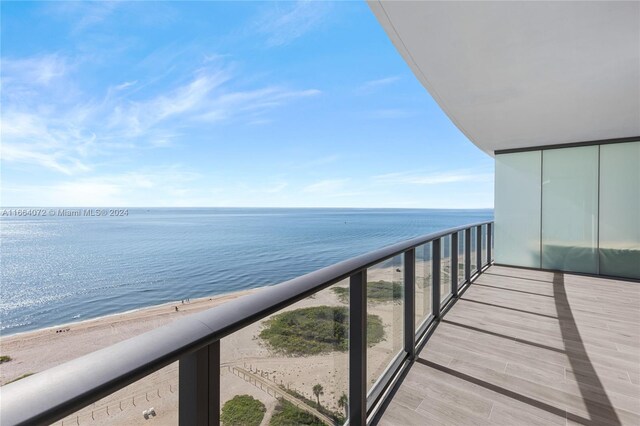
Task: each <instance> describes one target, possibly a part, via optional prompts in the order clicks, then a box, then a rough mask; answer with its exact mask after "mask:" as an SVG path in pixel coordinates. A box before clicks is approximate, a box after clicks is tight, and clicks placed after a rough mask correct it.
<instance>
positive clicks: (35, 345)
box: [0, 267, 403, 425]
mask: <svg viewBox="0 0 640 426" xmlns="http://www.w3.org/2000/svg"><path fill="white" fill-rule="evenodd" d="M368 276H369V280H370V281H377V280H388V281H392V280H396V281H398V280H401V276H402V274H401V273H400V272H398V271H397V270H396V268H395V267H387V268H375V269H370V270H369V272H368ZM347 285H348V282H347V281H346V280H345V281H343V282H340V283H338V284H336V285H335V286H347ZM257 291H260V289H252V290H246V291H241V292H235V293H230V294H225V295H221V296H214V297H211V298H202V299H197V300H195V299H194V300H192V301H191V303H187V304H181V303H180V302H179V301H178V302H177V303H170V304H165V305H161V306H155V307H151V308H146V309H141V310H137V311H133V312H127V313H122V314H117V315H111V316H107V317H102V318H97V319H94V320H87V321H83V322H78V323H73V324H68V325H64V326H58V327H53V328H47V329H43V330H38V331H34V332H28V333H22V334H18V335H13V336H8V337H2V338H0V353H1V354H2V355H9V356H11V357H12V361H10V362H7V363H4V364H1V365H0V383H1V384H5V383H6V382H8V381H9V380H12V379H14V378H16V377H18V376H20V375H22V374H25V373H37V372H38V371H43V370H46V369H48V368H51V367H53V366H55V365H59V364H62V363H64V362H66V361H69V360H72V359H74V358H77V357H79V356H81V355H84V354H87V353H90V352H93V351H95V350H98V349H101V348H103V347H106V346H109V345H111V344H114V343H116V342H119V341H122V340H125V339H127V338H130V337H133V336H135V335H138V334H142V333H144V332H146V331H149V330H151V329H153V328H156V327H159V326H161V325H164V324H167V323H169V322H170V321H173V320H175V319H177V318H180V317H182V316H184V315H188V314H190V313H194V312H197V311H201V310H204V309H208V308H212V307H215V306H217V305H220V304H222V303H225V302H227V301H230V300H233V299H235V298H238V297H241V296H243V295H246V294H250V293H254V292H257ZM321 305H329V306H347V305H346V304H345V303H343V302H341V301H340V299H339V298H338V297H337V295H336V294H335V293H334V292H333V291H332V289H331V288H329V289H325V290H323V291H321V292H319V293H316V294H315V295H313V296H311V297H308V298H306V299H304V300H302V301H300V302H298V303H296V304H294V305H292V306H289V307H287V308H285V309H284V310H292V309H297V308H301V307H310V306H321ZM175 306H178V308H179V311H178V312H176V311H175V308H174V307H175ZM368 311H369V313H370V314H375V315H378V316H380V317H381V318H382V321H383V324H384V328H385V340H384V341H382V342H380V343H378V344H376V345H374V346H373V347H370V348H369V350H368V358H367V359H368V369H367V370H368V371H367V376H368V379H369V383H370V384H373V382H374V381H375V379H376V378H378V377H379V376H380V375H381V374H382V372H383V371H384V369H385V368H386V367H387V365H388V363H389V361H390V360H391V358H392V357H393V355H394V354H396V353H397V352H398V351H399V350H400V349H401V348H402V321H403V315H402V305H401V304H400V303H392V302H388V303H374V304H371V303H370V304H369V306H368ZM265 320H266V319H265ZM265 320H262V321H258V322H256V323H254V324H251V325H249V326H247V327H245V328H244V329H242V330H239V331H237V332H236V333H234V334H232V335H230V336H227V337H226V338H224V339H223V340H222V341H221V366H220V374H221V386H220V388H221V395H220V400H221V405H223V404H224V402H226V401H228V400H229V399H231V398H233V396H235V395H240V394H248V395H251V396H253V397H254V398H256V399H258V400H260V401H262V402H263V403H264V404H265V407H266V408H267V413H266V415H265V418H264V420H263V422H262V424H263V425H266V424H268V421H269V418H270V417H271V414H272V412H273V409H274V408H275V406H276V404H277V399H276V394H277V391H280V392H281V393H282V388H288V389H293V390H295V391H296V392H299V393H300V394H302V395H304V396H305V397H306V398H308V399H310V400H313V401H315V400H316V397H315V396H314V395H313V392H312V388H313V386H314V385H315V384H321V385H322V386H323V388H324V395H321V396H320V402H321V404H322V405H323V406H324V407H326V408H328V409H330V410H332V411H336V412H339V413H340V412H342V413H343V409H342V408H341V407H339V406H338V399H339V398H340V396H341V395H342V394H343V393H345V394H346V393H347V386H348V353H347V352H332V353H330V354H324V355H315V356H300V357H291V356H283V355H278V354H274V353H272V351H270V350H269V349H268V348H267V347H265V346H264V344H263V343H262V341H261V339H259V338H258V335H259V333H260V330H261V329H262V327H263V323H264V321H265ZM67 329H68V331H62V332H58V333H56V331H58V330H67ZM177 405H178V363H177V362H176V363H173V364H171V365H169V366H167V367H165V368H163V369H161V370H159V371H157V372H155V373H153V374H151V375H149V376H147V377H145V378H144V379H141V380H139V381H138V382H136V383H133V384H131V385H129V386H127V387H125V388H123V389H121V390H119V391H117V392H115V393H113V394H111V395H109V396H108V397H105V398H103V399H102V400H100V401H97V402H95V403H93V404H91V405H90V406H88V407H86V408H84V409H82V410H80V411H79V412H77V413H74V414H73V415H71V416H68V417H67V418H65V419H63V420H62V421H58V422H56V423H55V424H58V425H60V424H62V425H70V424H74V425H85V424H86V425H89V424H91V425H104V424H109V425H113V424H117V425H120V424H122V425H135V424H151V423H153V424H158V425H174V424H177ZM151 408H153V411H154V412H155V415H152V416H148V419H145V417H144V412H145V411H146V410H149V409H151Z"/></svg>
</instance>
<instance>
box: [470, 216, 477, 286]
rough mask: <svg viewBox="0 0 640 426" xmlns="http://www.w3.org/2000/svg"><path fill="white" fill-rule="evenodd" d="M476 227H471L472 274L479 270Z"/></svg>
mask: <svg viewBox="0 0 640 426" xmlns="http://www.w3.org/2000/svg"><path fill="white" fill-rule="evenodd" d="M476 229H477V228H476V227H473V228H471V247H470V249H471V275H473V274H474V273H475V272H476V271H477V270H478V256H477V255H476V249H477V248H478V244H477V243H476V241H477V237H478V232H477V231H476Z"/></svg>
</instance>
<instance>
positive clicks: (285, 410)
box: [269, 398, 325, 426]
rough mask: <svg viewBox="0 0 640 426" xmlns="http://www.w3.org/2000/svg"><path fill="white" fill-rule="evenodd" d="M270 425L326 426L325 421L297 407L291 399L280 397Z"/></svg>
mask: <svg viewBox="0 0 640 426" xmlns="http://www.w3.org/2000/svg"><path fill="white" fill-rule="evenodd" d="M269 425H270V426H296V425H309V426H325V424H324V422H323V421H322V420H320V419H319V418H317V417H316V416H314V415H313V414H310V413H307V412H306V411H304V410H303V409H301V408H298V407H296V406H295V405H293V404H292V403H290V402H289V401H287V400H285V399H282V398H278V405H276V408H275V409H274V412H273V415H272V416H271V421H270V422H269Z"/></svg>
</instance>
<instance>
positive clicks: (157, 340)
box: [0, 221, 492, 425]
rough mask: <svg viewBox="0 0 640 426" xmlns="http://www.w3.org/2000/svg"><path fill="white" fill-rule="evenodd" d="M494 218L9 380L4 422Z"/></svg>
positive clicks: (54, 409) (62, 403) (58, 404)
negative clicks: (383, 262)
mask: <svg viewBox="0 0 640 426" xmlns="http://www.w3.org/2000/svg"><path fill="white" fill-rule="evenodd" d="M490 224H492V221H487V222H478V223H474V224H471V225H464V226H459V227H456V228H450V229H447V230H443V231H439V232H434V233H431V234H427V235H424V236H421V237H417V238H413V239H410V240H407V241H404V242H400V243H397V244H393V245H390V246H387V247H384V248H381V249H379V250H376V251H373V252H370V253H367V254H364V255H361V256H357V257H354V258H352V259H349V260H346V261H343V262H340V263H337V264H335V265H332V266H328V267H326V268H322V269H319V270H317V271H314V272H311V273H309V274H306V275H303V276H301V277H298V278H294V279H292V280H289V281H286V282H283V283H280V284H277V285H274V286H270V287H266V288H264V289H262V290H260V291H259V292H256V293H253V294H250V295H246V296H242V297H239V298H238V299H235V300H232V301H229V302H226V303H224V304H222V305H219V306H216V307H214V308H211V309H208V310H206V311H203V312H199V313H195V314H191V315H189V316H187V317H184V318H181V319H178V320H176V321H174V322H172V323H170V324H167V325H164V326H161V327H158V328H156V329H154V330H151V331H149V332H146V333H144V334H141V335H138V336H135V337H132V338H130V339H128V340H124V341H122V342H119V343H116V344H114V345H111V346H108V347H106V348H103V349H101V350H98V351H96V352H93V353H90V354H87V355H84V356H82V357H79V358H76V359H74V360H71V361H68V362H66V363H64V364H61V365H59V366H56V367H53V368H50V369H48V370H45V371H43V372H40V373H37V374H34V375H32V376H29V377H26V378H24V379H22V380H20V381H17V382H13V383H11V384H8V385H5V386H3V387H1V388H0V419H2V424H3V425H18V424H50V423H52V422H54V421H56V420H59V419H61V418H63V417H65V416H67V415H69V414H71V413H73V412H75V411H77V410H79V409H82V408H84V407H86V406H87V405H89V404H91V403H93V402H95V401H97V400H99V399H100V398H102V397H104V396H107V395H109V394H111V393H113V392H115V391H117V390H119V389H121V388H123V387H125V386H127V385H129V384H131V383H134V382H136V381H137V380H139V379H141V378H143V377H145V376H147V375H149V374H151V373H153V372H154V371H157V370H159V369H160V368H162V367H164V366H166V365H169V364H171V363H173V362H175V361H177V360H179V359H181V358H184V357H185V356H189V355H190V354H194V353H195V352H197V351H199V350H201V349H203V348H206V347H207V346H209V345H211V344H212V343H215V342H219V341H220V339H222V338H224V337H225V336H228V335H229V334H231V333H233V332H235V331H237V330H240V329H241V328H244V327H245V326H247V325H249V324H252V323H254V322H256V321H259V320H261V319H262V318H264V317H266V316H268V315H270V314H272V313H274V312H277V311H279V310H281V309H283V308H285V307H287V306H289V305H291V304H293V303H295V302H297V301H299V300H302V299H304V298H306V297H308V296H310V295H312V294H314V293H316V292H318V291H321V290H323V289H325V288H327V287H329V286H331V285H332V284H335V283H337V282H339V281H342V280H343V279H346V278H349V277H351V278H352V280H353V277H354V275H356V274H358V273H359V272H362V271H365V270H366V269H367V268H369V267H371V266H373V265H375V264H378V263H380V262H382V261H384V260H387V259H390V258H392V257H394V256H397V255H400V254H405V253H406V252H407V251H410V250H413V249H415V248H417V247H419V246H421V245H424V244H427V243H429V242H432V241H435V240H438V239H439V238H441V237H444V236H447V235H450V234H454V233H457V232H459V231H466V230H468V229H472V228H474V227H480V226H482V225H489V226H490ZM480 266H481V265H480V264H478V270H480ZM465 272H466V273H468V272H467V271H465ZM218 357H219V346H218ZM181 363H182V361H181Z"/></svg>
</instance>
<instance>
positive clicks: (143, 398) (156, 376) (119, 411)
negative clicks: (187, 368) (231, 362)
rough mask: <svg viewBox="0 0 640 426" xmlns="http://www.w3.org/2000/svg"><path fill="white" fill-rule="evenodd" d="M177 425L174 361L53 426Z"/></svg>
mask: <svg viewBox="0 0 640 426" xmlns="http://www.w3.org/2000/svg"><path fill="white" fill-rule="evenodd" d="M150 421H152V423H153V424H158V425H177V424H178V362H174V363H173V364H170V365H168V366H166V367H164V368H162V369H160V370H158V371H156V372H154V373H152V374H149V375H148V376H146V377H144V378H142V379H140V380H138V381H137V382H135V383H132V384H130V385H128V386H125V387H124V388H122V389H120V390H118V391H116V392H114V393H112V394H110V395H108V396H106V397H104V398H102V399H100V400H99V401H96V402H94V403H93V404H91V405H89V406H87V407H85V408H83V409H81V410H78V411H76V412H75V413H73V414H71V415H69V416H67V417H65V418H63V419H62V420H59V421H57V422H55V423H53V424H54V425H65V426H66V425H148V424H150V423H149V422H150Z"/></svg>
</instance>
